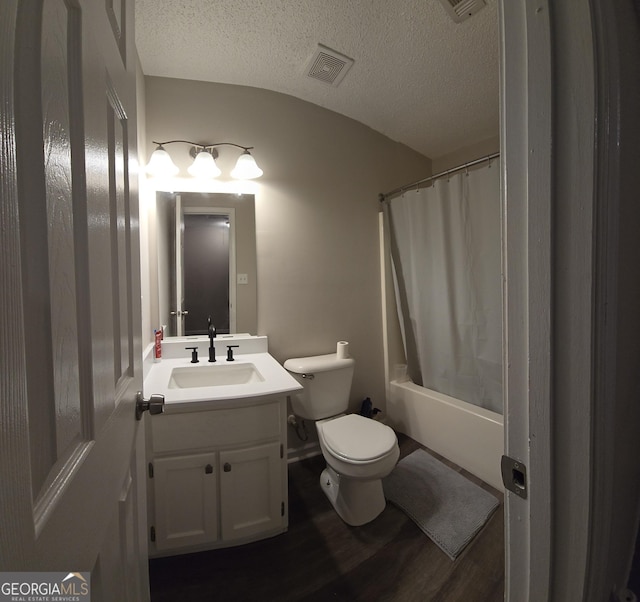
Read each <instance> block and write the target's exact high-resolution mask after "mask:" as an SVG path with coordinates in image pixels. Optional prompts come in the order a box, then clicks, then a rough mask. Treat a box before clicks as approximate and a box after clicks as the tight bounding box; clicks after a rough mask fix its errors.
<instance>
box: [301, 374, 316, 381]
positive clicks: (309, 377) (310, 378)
mask: <svg viewBox="0 0 640 602" xmlns="http://www.w3.org/2000/svg"><path fill="white" fill-rule="evenodd" d="M302 378H306V379H307V380H313V379H314V378H315V376H314V375H313V374H303V375H302Z"/></svg>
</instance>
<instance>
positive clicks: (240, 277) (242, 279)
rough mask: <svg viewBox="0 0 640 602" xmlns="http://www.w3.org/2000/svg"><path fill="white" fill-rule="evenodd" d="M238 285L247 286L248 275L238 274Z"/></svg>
mask: <svg viewBox="0 0 640 602" xmlns="http://www.w3.org/2000/svg"><path fill="white" fill-rule="evenodd" d="M238 284H249V275H248V274H238Z"/></svg>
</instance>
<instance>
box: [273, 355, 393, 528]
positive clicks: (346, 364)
mask: <svg viewBox="0 0 640 602" xmlns="http://www.w3.org/2000/svg"><path fill="white" fill-rule="evenodd" d="M284 367H285V369H286V370H288V371H289V372H290V373H291V374H292V376H293V377H294V378H295V379H296V380H297V381H298V382H299V383H300V384H301V385H302V386H303V389H302V391H301V392H299V393H295V394H293V395H292V396H291V404H292V408H293V412H294V414H296V416H299V417H300V418H304V419H307V420H313V421H315V423H316V428H317V430H318V439H319V441H320V449H321V450H322V454H323V456H324V459H325V461H326V463H327V467H326V468H325V469H324V470H323V471H322V474H321V476H320V486H321V487H322V490H323V491H324V493H325V495H326V496H327V497H328V498H329V501H330V502H331V504H332V505H333V507H334V508H335V510H336V512H337V513H338V515H339V516H340V518H342V520H344V522H345V523H347V524H349V525H352V526H359V525H364V524H366V523H368V522H370V521H372V520H373V519H374V518H376V517H377V516H378V515H379V514H380V513H381V512H382V511H383V510H384V508H385V505H386V501H385V498H384V492H383V490H382V478H383V477H386V476H387V475H388V474H389V473H390V472H391V471H392V470H393V468H394V467H395V465H396V463H397V462H398V458H399V456H400V449H399V448H398V439H397V437H396V434H395V433H394V431H393V429H391V428H390V427H388V426H387V425H385V424H382V423H381V422H377V421H376V420H372V419H371V418H365V417H364V416H360V415H358V414H345V412H346V411H347V406H348V404H349V392H350V390H351V381H352V379H353V370H354V367H355V361H354V359H353V358H350V357H347V358H342V357H338V355H337V354H336V353H329V354H327V355H316V356H312V357H299V358H293V359H288V360H287V361H286V362H285V363H284Z"/></svg>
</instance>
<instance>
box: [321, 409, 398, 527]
mask: <svg viewBox="0 0 640 602" xmlns="http://www.w3.org/2000/svg"><path fill="white" fill-rule="evenodd" d="M316 427H317V430H318V439H319V441H320V449H321V450H322V454H323V456H324V459H325V461H326V463H327V468H325V469H324V470H323V471H322V474H321V475H320V486H321V487H322V490H323V492H324V493H325V495H326V496H327V497H328V498H329V501H330V502H331V504H332V505H333V507H334V509H335V510H336V512H337V513H338V515H339V516H340V518H342V520H344V522H346V523H347V524H349V525H352V526H359V525H364V524H366V523H368V522H371V521H372V520H373V519H374V518H376V517H377V516H378V515H379V514H380V513H381V512H382V511H383V510H384V509H385V506H386V500H385V498H384V491H383V488H382V478H383V477H386V476H387V475H388V474H389V473H390V472H391V471H392V470H393V468H394V467H395V465H396V463H397V462H398V457H399V456H400V449H399V448H398V440H397V438H396V435H395V433H394V432H393V429H391V428H390V427H388V426H386V425H384V424H381V423H379V422H376V421H375V420H371V419H370V418H364V417H363V416H359V415H357V414H348V415H343V416H340V417H337V418H330V419H327V420H322V421H319V422H317V423H316Z"/></svg>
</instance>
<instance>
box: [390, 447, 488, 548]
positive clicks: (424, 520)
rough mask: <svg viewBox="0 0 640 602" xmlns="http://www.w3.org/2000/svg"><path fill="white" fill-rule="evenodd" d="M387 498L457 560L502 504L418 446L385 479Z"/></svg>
mask: <svg viewBox="0 0 640 602" xmlns="http://www.w3.org/2000/svg"><path fill="white" fill-rule="evenodd" d="M383 486H384V494H385V497H386V498H387V500H389V501H390V502H391V503H393V504H394V505H396V506H397V507H398V508H400V510H402V511H403V512H404V513H405V514H406V515H407V516H408V517H409V518H410V519H411V520H413V522H414V523H416V525H418V527H420V529H421V530H422V531H423V532H424V533H426V534H427V535H428V536H429V537H430V538H431V539H432V540H433V541H434V542H435V543H436V544H437V545H438V546H439V547H440V548H441V549H442V550H443V551H444V552H445V553H446V554H447V555H448V556H449V558H451V560H455V558H456V556H458V555H459V554H460V552H462V550H463V549H464V548H465V546H466V545H467V544H468V543H469V542H470V541H471V540H472V539H473V537H474V536H475V535H476V533H478V531H480V529H481V528H482V527H483V525H484V524H485V523H486V522H487V520H488V519H489V517H490V516H491V514H493V512H494V511H495V509H496V508H497V507H498V505H499V502H498V500H497V499H496V498H495V496H493V495H491V494H490V493H489V492H487V491H485V490H484V489H482V488H480V487H478V485H476V484H475V483H472V482H471V481H469V480H468V479H467V478H465V477H463V476H462V475H461V474H459V473H457V472H456V471H455V470H452V469H451V468H449V467H448V466H445V465H444V464H443V463H442V462H440V461H438V460H436V459H435V458H434V457H433V456H431V455H429V454H428V453H427V452H426V451H424V450H422V449H418V450H416V451H414V452H412V453H410V454H409V455H408V456H407V457H405V458H403V459H402V460H400V462H398V465H397V466H396V467H395V468H394V469H393V471H392V472H391V474H390V475H389V476H388V477H386V478H385V479H383Z"/></svg>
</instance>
